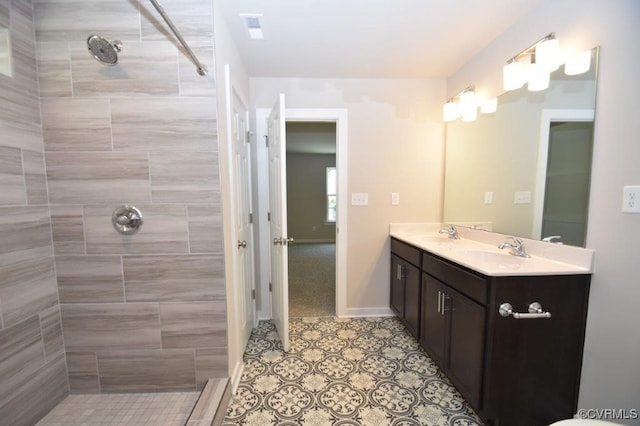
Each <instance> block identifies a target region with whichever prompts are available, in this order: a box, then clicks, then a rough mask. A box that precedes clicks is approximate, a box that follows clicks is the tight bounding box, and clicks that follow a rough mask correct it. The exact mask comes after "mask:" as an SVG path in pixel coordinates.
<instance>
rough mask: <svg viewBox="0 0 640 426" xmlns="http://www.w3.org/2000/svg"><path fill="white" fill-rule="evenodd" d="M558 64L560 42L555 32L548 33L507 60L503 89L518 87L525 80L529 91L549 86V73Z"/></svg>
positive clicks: (555, 68)
mask: <svg viewBox="0 0 640 426" xmlns="http://www.w3.org/2000/svg"><path fill="white" fill-rule="evenodd" d="M527 61H528V62H529V65H528V66H527V64H526V62H527ZM560 64H561V60H560V44H559V43H558V40H557V39H556V33H550V34H548V35H546V36H545V37H543V38H541V39H540V40H538V41H537V42H535V43H534V44H532V45H531V46H529V47H527V48H526V49H524V50H523V51H522V52H520V53H518V54H517V55H516V56H514V57H513V58H511V59H509V60H508V61H507V65H505V66H504V69H503V87H504V90H516V89H519V88H521V87H522V86H523V85H524V83H525V82H528V83H529V84H528V89H529V90H531V91H538V90H544V89H546V88H547V87H549V74H550V73H551V71H554V70H557V69H558V67H560Z"/></svg>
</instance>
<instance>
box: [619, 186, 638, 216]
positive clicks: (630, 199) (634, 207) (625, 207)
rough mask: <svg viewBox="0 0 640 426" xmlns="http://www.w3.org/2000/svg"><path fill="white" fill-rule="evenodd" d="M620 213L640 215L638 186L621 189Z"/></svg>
mask: <svg viewBox="0 0 640 426" xmlns="http://www.w3.org/2000/svg"><path fill="white" fill-rule="evenodd" d="M622 212H623V213H640V185H634V186H625V187H623V189H622Z"/></svg>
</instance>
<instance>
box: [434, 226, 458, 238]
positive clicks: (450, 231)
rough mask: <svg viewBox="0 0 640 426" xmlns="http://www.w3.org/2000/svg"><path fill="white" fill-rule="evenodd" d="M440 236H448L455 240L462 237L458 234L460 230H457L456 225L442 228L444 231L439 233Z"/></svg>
mask: <svg viewBox="0 0 640 426" xmlns="http://www.w3.org/2000/svg"><path fill="white" fill-rule="evenodd" d="M438 233H439V234H448V235H449V238H451V239H454V240H459V239H460V235H459V234H458V228H456V227H455V226H454V225H447V226H444V227H442V229H441V230H440V231H438Z"/></svg>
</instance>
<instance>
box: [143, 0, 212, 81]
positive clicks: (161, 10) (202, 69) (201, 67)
mask: <svg viewBox="0 0 640 426" xmlns="http://www.w3.org/2000/svg"><path fill="white" fill-rule="evenodd" d="M149 1H150V2H151V4H152V5H153V7H155V8H156V10H157V11H158V13H159V14H160V15H161V16H162V19H164V22H166V23H167V25H168V26H169V28H171V31H173V34H174V35H175V36H176V38H177V39H178V40H179V41H180V43H181V44H182V47H184V50H186V51H187V54H188V55H189V57H190V58H191V60H192V61H193V63H194V64H195V66H196V67H197V68H196V70H197V71H198V74H200V75H207V67H206V66H204V64H203V63H202V62H200V61H199V60H198V58H197V57H196V55H195V53H193V50H191V48H190V47H189V45H188V44H187V42H186V41H185V39H184V38H182V35H181V34H180V31H178V29H177V28H176V26H175V25H173V22H172V21H171V19H169V17H168V16H167V14H166V13H165V11H164V8H163V7H162V6H161V5H160V3H158V1H157V0H149Z"/></svg>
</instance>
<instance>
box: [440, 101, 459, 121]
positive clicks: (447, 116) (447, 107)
mask: <svg viewBox="0 0 640 426" xmlns="http://www.w3.org/2000/svg"><path fill="white" fill-rule="evenodd" d="M443 113H444V114H443V115H444V121H456V119H457V118H458V104H457V103H455V102H453V101H449V102H447V103H446V104H444V110H443Z"/></svg>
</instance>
